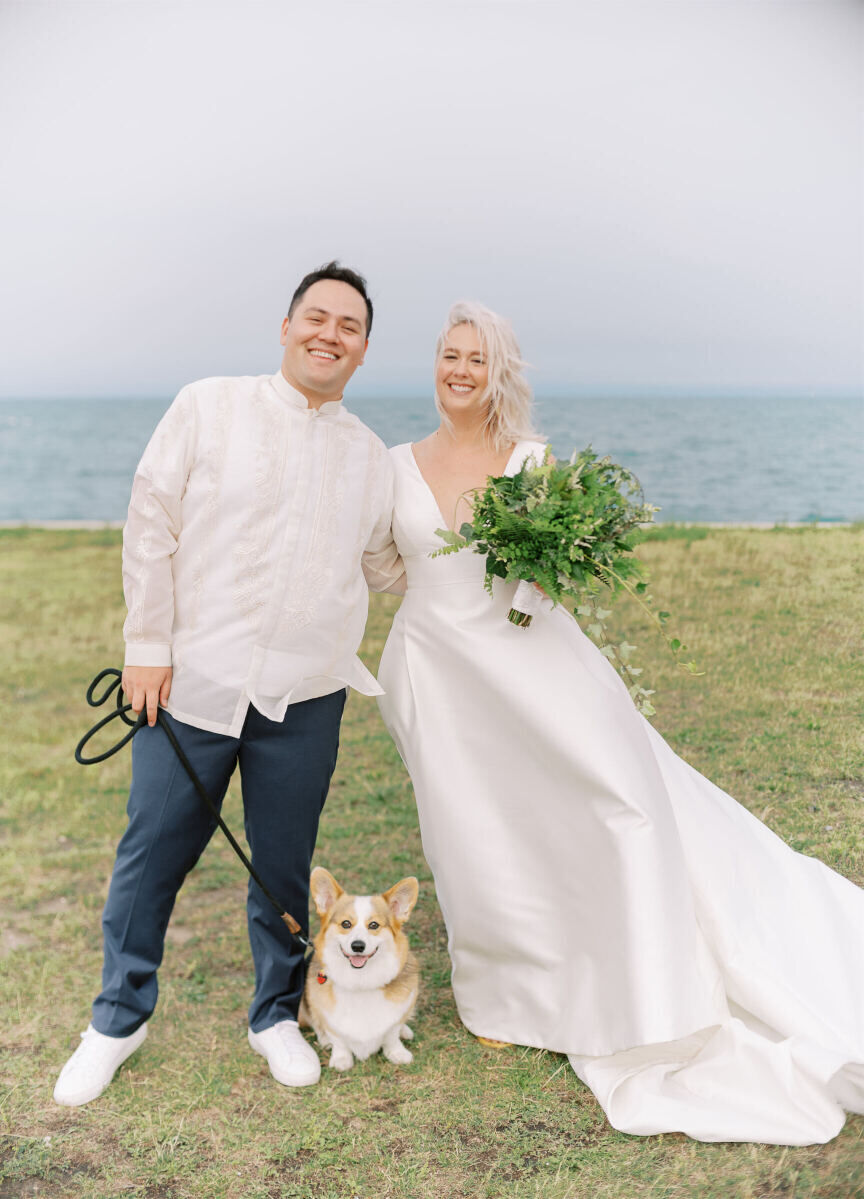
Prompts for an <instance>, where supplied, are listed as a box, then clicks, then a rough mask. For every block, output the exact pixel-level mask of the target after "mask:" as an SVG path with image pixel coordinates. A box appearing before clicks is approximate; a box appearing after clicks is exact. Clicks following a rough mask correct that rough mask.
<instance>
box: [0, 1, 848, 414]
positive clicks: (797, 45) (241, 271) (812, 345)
mask: <svg viewBox="0 0 864 1199" xmlns="http://www.w3.org/2000/svg"><path fill="white" fill-rule="evenodd" d="M862 52H864V5H862V4H860V3H858V2H857V0H638V2H619V0H565V2H563V3H556V2H546V0H458V2H448V0H430V2H427V3H422V2H409V0H393V2H392V3H390V2H382V0H350V2H339V0H327V2H326V3H324V2H323V0H322V2H319V3H311V2H305V3H302V4H301V3H294V2H292V0H278V2H270V0H266V2H265V0H259V2H255V0H222V2H220V0H206V2H198V0H172V2H163V0H146V2H139V0H101V2H91V0H47V2H40V0H26V2H16V0H0V163H2V170H3V182H2V185H0V230H2V233H0V237H2V250H0V275H2V298H0V339H2V350H0V368H2V369H0V395H3V396H29V395H35V396H45V395H55V396H64V395H70V396H89V395H117V396H121V395H139V396H141V395H154V396H156V395H163V394H164V395H170V394H173V392H175V391H176V390H177V389H178V388H179V387H180V386H181V385H182V384H183V383H184V382H187V381H188V380H190V379H193V378H200V377H202V376H205V375H214V374H258V373H261V372H264V371H270V370H274V369H276V368H277V366H278V362H279V357H280V352H281V351H280V348H279V344H278V332H279V325H280V322H281V318H282V316H283V314H284V311H285V308H286V306H287V301H288V299H289V297H290V294H291V292H292V291H293V288H294V286H295V284H296V282H297V281H298V280H299V278H300V276H301V275H303V274H304V273H305V272H306V271H307V270H309V269H311V268H313V267H315V266H316V265H318V264H320V263H321V262H322V261H324V260H325V259H327V258H330V257H333V256H338V257H340V258H341V259H342V260H343V261H344V262H345V263H347V264H349V265H352V266H355V267H357V268H358V269H360V270H361V271H363V272H364V273H365V274H366V275H367V277H368V279H369V283H370V287H371V290H372V294H373V297H374V299H375V303H376V319H375V329H374V331H373V338H372V342H371V344H370V349H369V355H368V358H367V363H366V365H365V366H364V367H363V368H362V370H361V371H360V372H358V375H357V376H356V378H355V380H354V382H352V385H351V386H352V387H353V388H354V389H355V391H356V392H365V393H375V392H378V391H390V390H394V389H404V390H410V391H413V392H423V391H425V390H426V389H427V388H428V387H429V382H428V380H429V378H430V371H431V365H430V357H431V350H432V345H433V342H434V338H435V334H436V332H437V330H438V328H439V326H440V324H441V322H442V320H443V318H444V315H445V313H446V310H447V308H448V306H449V304H450V303H451V302H452V301H453V300H455V299H457V298H461V297H471V298H476V299H480V300H482V301H483V302H485V303H486V304H488V305H490V306H491V307H493V308H496V309H498V310H499V311H501V312H503V313H505V314H506V315H507V316H509V317H510V318H511V319H512V320H513V323H514V325H515V327H516V331H517V334H518V336H519V338H520V341H521V342H522V346H523V351H524V353H525V355H526V356H527V357H528V358H529V360H530V361H531V363H532V364H533V366H534V370H533V380H534V383H535V386H536V388H537V390H538V392H539V393H540V394H543V393H544V392H547V393H548V392H553V391H558V392H572V393H574V394H592V393H598V394H599V393H603V392H619V393H625V394H626V393H637V392H648V393H652V392H655V393H670V392H671V393H678V392H687V391H695V392H701V393H708V394H713V393H717V394H723V393H724V392H727V393H731V392H738V393H740V392H754V393H766V392H780V393H785V392H794V393H801V392H803V393H813V394H817V395H818V394H828V393H831V394H848V395H856V394H862V391H864V379H862V333H864V296H862V292H864V285H862V274H864V235H862V226H864V161H862V155H864V149H862V139H861V111H862V98H864V70H862V65H864V53H862Z"/></svg>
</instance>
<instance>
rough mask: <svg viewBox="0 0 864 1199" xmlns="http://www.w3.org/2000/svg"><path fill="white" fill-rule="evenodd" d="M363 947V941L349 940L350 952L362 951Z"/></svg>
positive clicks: (364, 943) (364, 944)
mask: <svg viewBox="0 0 864 1199" xmlns="http://www.w3.org/2000/svg"><path fill="white" fill-rule="evenodd" d="M365 948H366V942H365V941H352V942H351V951H352V953H362V952H363V950H364V949H365Z"/></svg>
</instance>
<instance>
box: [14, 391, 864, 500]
mask: <svg viewBox="0 0 864 1199" xmlns="http://www.w3.org/2000/svg"><path fill="white" fill-rule="evenodd" d="M168 403H169V400H168V399H153V400H128V399H126V400H105V399H99V400H0V521H16V520H20V521H41V520H106V521H107V520H122V519H123V518H124V516H125V514H126V505H127V503H128V499H129V487H130V483H131V480H132V475H133V473H134V470H135V465H136V463H137V461H138V459H139V457H140V456H141V452H142V451H143V449H144V446H145V445H146V443H147V440H148V438H149V436H150V434H151V432H152V430H153V428H154V427H155V425H156V423H157V421H158V420H159V417H160V416H161V415H162V413H163V412H164V411H165V408H166V407H167V405H168ZM349 407H350V408H351V409H352V411H354V412H356V413H357V414H358V415H359V416H360V417H361V418H362V419H363V420H365V421H366V423H367V424H369V425H370V426H371V427H372V428H373V429H374V430H375V431H376V432H377V433H378V434H379V435H380V436H381V437H382V438H383V439H384V441H386V442H387V444H388V445H396V444H398V443H399V442H403V441H416V440H418V439H419V438H421V437H423V436H425V435H426V433H428V432H429V431H430V430H431V429H432V428H433V427H434V425H435V423H436V422H435V414H434V410H433V408H432V405H431V402H430V401H429V400H427V399H426V398H425V397H424V398H422V399H419V398H413V399H408V398H406V399H397V398H392V397H391V398H388V399H386V400H384V399H379V400H370V399H366V400H364V399H356V400H352V401H351V402H350V404H349ZM537 409H538V420H537V425H538V428H540V429H541V430H542V432H543V433H544V434H545V435H546V437H547V438H548V439H549V440H550V441H551V443H552V447H553V449H554V451H555V453H556V454H557V455H558V456H559V457H568V456H569V454H570V453H571V451H572V450H573V449H574V448H575V447H580V448H581V447H582V446H584V445H587V444H588V443H591V444H592V445H593V446H594V448H595V450H597V451H599V452H601V453H608V454H611V455H612V457H613V458H614V459H615V460H616V461H618V462H621V463H622V464H623V465H624V466H626V467H628V468H629V469H630V470H632V471H633V472H634V473H635V474H636V475H637V476H638V477H639V479H640V481H641V483H642V486H643V489H644V492H645V498H646V499H647V500H648V501H649V502H650V503H652V504H658V505H659V506H660V509H661V511H660V513H659V516H658V519H659V520H667V521H670V520H678V521H701V520H704V521H741V522H748V521H809V520H822V521H845V520H856V519H861V518H864V404H862V402H861V401H860V400H856V399H825V400H820V399H815V398H794V399H790V398H783V397H777V398H768V399H764V398H763V399H759V400H755V399H741V398H735V399H723V400H706V399H700V400H686V399H665V400H664V399H651V400H646V399H566V398H557V399H546V400H539V401H538V404H537Z"/></svg>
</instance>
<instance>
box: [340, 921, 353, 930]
mask: <svg viewBox="0 0 864 1199" xmlns="http://www.w3.org/2000/svg"><path fill="white" fill-rule="evenodd" d="M342 927H343V928H350V927H351V921H350V920H343V921H342Z"/></svg>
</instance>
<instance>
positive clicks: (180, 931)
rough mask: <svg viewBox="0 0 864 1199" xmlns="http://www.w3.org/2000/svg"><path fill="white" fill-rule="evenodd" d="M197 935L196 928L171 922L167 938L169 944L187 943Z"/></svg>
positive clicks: (166, 934)
mask: <svg viewBox="0 0 864 1199" xmlns="http://www.w3.org/2000/svg"><path fill="white" fill-rule="evenodd" d="M197 936H198V934H197V933H196V932H195V930H194V928H186V927H185V925H182V924H169V925H168V931H167V932H166V933H165V940H166V941H167V942H168V944H169V945H187V944H188V943H189V942H190V941H191V940H192V938H193V937H197Z"/></svg>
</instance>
